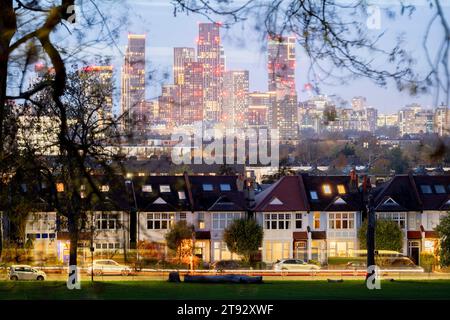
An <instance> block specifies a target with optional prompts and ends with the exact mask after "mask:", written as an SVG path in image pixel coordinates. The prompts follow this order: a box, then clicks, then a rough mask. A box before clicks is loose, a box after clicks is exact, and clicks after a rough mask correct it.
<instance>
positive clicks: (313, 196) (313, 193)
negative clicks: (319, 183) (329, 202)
mask: <svg viewBox="0 0 450 320" xmlns="http://www.w3.org/2000/svg"><path fill="white" fill-rule="evenodd" d="M309 194H310V195H311V199H312V200H318V199H319V197H318V196H317V192H316V191H310V192H309Z"/></svg>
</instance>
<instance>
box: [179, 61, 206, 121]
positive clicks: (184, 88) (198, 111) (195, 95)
mask: <svg viewBox="0 0 450 320" xmlns="http://www.w3.org/2000/svg"><path fill="white" fill-rule="evenodd" d="M203 77H204V76H203V64H202V63H200V62H187V63H185V64H184V76H183V78H184V83H183V84H182V85H181V108H180V109H179V110H180V114H179V115H177V114H176V115H175V117H176V119H177V122H178V123H180V124H193V123H195V122H200V121H202V120H203Z"/></svg>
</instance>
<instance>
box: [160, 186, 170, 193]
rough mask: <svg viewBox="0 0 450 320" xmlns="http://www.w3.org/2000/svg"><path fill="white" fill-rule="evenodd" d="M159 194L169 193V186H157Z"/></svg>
mask: <svg viewBox="0 0 450 320" xmlns="http://www.w3.org/2000/svg"><path fill="white" fill-rule="evenodd" d="M159 191H160V192H170V186H169V185H168V184H162V185H160V186H159Z"/></svg>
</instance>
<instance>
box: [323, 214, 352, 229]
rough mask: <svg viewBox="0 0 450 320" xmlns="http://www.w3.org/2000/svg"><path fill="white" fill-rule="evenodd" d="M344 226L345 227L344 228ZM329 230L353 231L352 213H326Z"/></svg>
mask: <svg viewBox="0 0 450 320" xmlns="http://www.w3.org/2000/svg"><path fill="white" fill-rule="evenodd" d="M344 225H346V227H345V228H344ZM328 229H329V230H353V229H355V213H354V212H330V213H328Z"/></svg>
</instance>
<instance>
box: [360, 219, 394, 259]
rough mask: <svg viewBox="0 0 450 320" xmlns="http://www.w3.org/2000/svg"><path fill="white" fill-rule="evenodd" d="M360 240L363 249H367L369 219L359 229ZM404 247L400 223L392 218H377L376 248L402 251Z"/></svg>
mask: <svg viewBox="0 0 450 320" xmlns="http://www.w3.org/2000/svg"><path fill="white" fill-rule="evenodd" d="M358 240H359V243H360V247H361V249H367V220H366V221H364V223H363V224H362V226H361V228H359V230H358ZM402 248H403V233H402V230H401V229H400V227H399V225H398V224H397V223H396V222H395V221H391V220H383V219H380V220H377V222H376V227H375V250H393V251H401V250H402Z"/></svg>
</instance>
